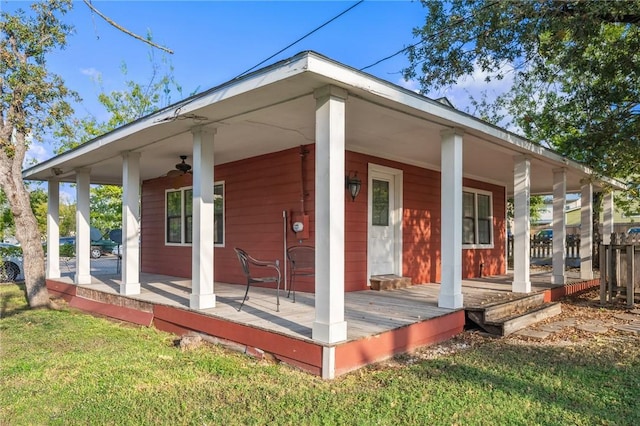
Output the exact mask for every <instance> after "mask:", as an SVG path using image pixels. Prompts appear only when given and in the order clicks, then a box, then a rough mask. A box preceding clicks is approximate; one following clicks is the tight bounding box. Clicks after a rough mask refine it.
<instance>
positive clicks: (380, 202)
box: [368, 165, 402, 276]
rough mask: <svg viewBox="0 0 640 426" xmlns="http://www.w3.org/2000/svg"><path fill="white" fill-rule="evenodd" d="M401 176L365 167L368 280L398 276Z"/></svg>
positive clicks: (399, 262)
mask: <svg viewBox="0 0 640 426" xmlns="http://www.w3.org/2000/svg"><path fill="white" fill-rule="evenodd" d="M401 182H402V172H401V171H400V170H396V169H389V168H387V167H382V166H375V165H370V166H369V191H368V192H369V220H368V222H369V237H368V240H369V243H368V264H369V276H372V275H386V274H395V275H402V273H401V260H400V259H401V253H400V250H401V248H402V245H401V222H402V221H401V204H402V201H401V196H402V189H401V188H402V186H401Z"/></svg>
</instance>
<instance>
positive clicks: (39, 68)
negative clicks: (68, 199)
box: [0, 0, 74, 307]
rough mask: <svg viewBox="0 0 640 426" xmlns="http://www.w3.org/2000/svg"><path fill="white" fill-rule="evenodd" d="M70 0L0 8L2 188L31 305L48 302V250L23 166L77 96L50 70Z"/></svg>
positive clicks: (62, 38) (62, 40)
mask: <svg viewBox="0 0 640 426" xmlns="http://www.w3.org/2000/svg"><path fill="white" fill-rule="evenodd" d="M70 7H71V1H69V0H48V1H45V2H42V3H35V4H33V5H32V6H31V8H32V10H33V13H32V14H31V15H27V14H26V13H25V12H24V11H23V10H21V9H20V10H18V11H16V12H15V14H13V15H10V14H8V13H6V12H0V32H1V36H0V37H1V38H0V58H1V61H0V98H1V104H0V105H1V106H0V188H1V189H2V190H3V191H4V193H5V195H6V197H7V200H8V204H9V206H10V209H11V213H12V215H13V219H14V221H15V225H16V238H17V239H18V242H19V243H20V245H21V246H22V251H23V256H24V275H25V285H26V290H27V298H28V300H29V305H30V306H31V307H45V306H48V305H49V294H48V292H47V288H46V285H45V275H44V252H43V248H42V244H41V241H42V239H41V234H40V232H39V230H38V223H37V221H36V218H35V216H34V214H33V211H32V209H31V203H30V197H29V191H28V190H27V188H26V186H25V184H24V182H23V180H22V165H23V162H24V157H25V153H26V151H27V148H28V145H29V143H30V141H31V140H33V141H40V140H42V137H43V136H44V135H45V133H46V132H47V131H48V130H50V129H52V128H53V127H54V126H55V125H56V124H57V123H60V122H64V121H65V120H66V119H67V117H69V115H70V114H71V106H70V104H69V102H68V101H69V99H70V98H72V97H73V96H74V94H73V93H72V92H70V91H69V90H68V89H67V88H66V87H65V85H64V83H63V81H62V79H61V78H60V77H59V76H57V75H55V74H53V73H50V72H49V71H48V70H47V68H46V56H47V54H49V53H50V52H52V51H53V50H55V49H62V48H64V46H65V44H66V42H67V36H68V35H69V34H70V33H71V31H72V27H71V26H69V25H66V24H64V23H62V22H61V21H60V19H59V18H60V17H61V16H63V15H64V14H65V13H66V12H67V11H68V10H69V9H70Z"/></svg>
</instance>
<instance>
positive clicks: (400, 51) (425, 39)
mask: <svg viewBox="0 0 640 426" xmlns="http://www.w3.org/2000/svg"><path fill="white" fill-rule="evenodd" d="M498 3H499V2H498V1H494V2H492V3H489V4H486V5H484V6H482V7H481V8H480V9H478V10H476V11H475V12H472V13H471V14H469V15H467V16H461V17H459V18H458V19H456V20H454V21H452V22H450V23H449V24H448V25H445V26H444V27H443V28H442V29H440V30H439V31H436V32H435V33H432V34H429V35H428V36H426V37H423V38H422V39H421V40H420V41H419V42H417V43H414V44H410V45H409V46H406V47H403V48H402V49H400V50H398V51H397V52H395V53H393V54H391V55H389V56H386V57H384V58H382V59H380V60H378V61H376V62H374V63H372V64H371V65H367V66H366V67H362V68H360V71H364V70H366V69H367V68H371V67H375V66H376V65H378V64H380V63H382V62H384V61H388V60H389V59H391V58H393V57H395V56H398V55H399V54H401V53H404V52H406V51H407V50H409V49H413V48H414V47H416V46H419V45H421V44H422V43H424V42H426V41H429V40H432V39H433V38H434V37H438V36H440V35H441V34H443V33H444V32H445V31H447V30H448V29H449V28H451V27H453V26H454V25H458V24H460V23H461V22H464V21H465V20H466V19H468V18H471V17H473V16H474V15H475V14H476V13H478V12H480V11H481V10H484V9H488V8H489V7H491V6H493V5H495V4H498Z"/></svg>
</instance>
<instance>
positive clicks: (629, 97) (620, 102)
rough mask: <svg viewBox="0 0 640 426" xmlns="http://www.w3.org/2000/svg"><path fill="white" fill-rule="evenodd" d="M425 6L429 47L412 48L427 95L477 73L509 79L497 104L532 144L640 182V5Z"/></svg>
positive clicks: (413, 70) (413, 71) (457, 1)
mask: <svg viewBox="0 0 640 426" xmlns="http://www.w3.org/2000/svg"><path fill="white" fill-rule="evenodd" d="M423 5H424V7H425V8H426V9H427V16H426V18H425V24H424V26H423V27H421V28H416V29H415V30H414V34H415V35H417V36H419V37H421V38H422V43H419V44H417V45H415V46H414V47H412V48H410V49H409V59H410V62H411V66H410V67H409V68H408V69H407V70H405V78H407V79H416V80H417V81H418V82H419V83H420V85H421V87H422V90H423V91H424V92H427V91H429V90H430V89H433V88H441V87H447V86H451V85H454V84H455V83H456V82H457V81H458V79H459V78H461V77H463V76H469V75H471V74H472V73H473V72H474V70H476V69H479V70H481V71H482V72H483V73H485V74H486V75H487V77H486V79H487V81H490V80H501V79H503V78H504V77H506V76H507V74H509V73H510V74H512V75H513V80H514V83H513V86H512V88H511V90H510V91H508V92H507V93H506V94H504V95H503V96H502V97H500V98H499V99H498V101H497V103H496V104H497V105H499V106H500V108H505V110H506V112H508V113H509V114H510V115H511V116H512V117H513V119H514V123H513V124H515V125H516V126H518V127H519V128H520V129H522V131H523V132H524V135H525V136H526V137H528V138H530V139H532V140H533V141H536V142H539V143H541V144H546V145H548V146H551V147H552V148H554V149H556V150H558V151H559V152H560V153H562V154H563V155H566V156H568V157H570V158H573V159H575V160H578V161H581V162H583V163H585V164H587V165H588V166H590V167H591V168H592V169H593V170H594V171H595V172H596V173H598V174H605V175H608V176H613V177H618V178H621V179H624V180H631V179H634V177H637V176H640V141H639V139H638V138H639V137H640V136H639V135H640V53H639V52H640V26H639V23H640V2H637V1H622V0H620V1H606V2H605V1H599V0H585V1H579V2H577V1H576V2H564V1H531V0H529V1H517V2H516V1H490V0H486V1H482V0H481V1H467V0H451V1H448V2H446V3H445V2H443V1H435V0H434V1H423ZM480 103H481V102H480ZM500 108H498V110H497V111H499V110H500ZM485 110H487V111H488V109H485ZM495 112H496V110H494V113H495ZM503 115H504V114H503ZM495 116H496V114H494V117H495ZM635 180H637V178H636V179H635Z"/></svg>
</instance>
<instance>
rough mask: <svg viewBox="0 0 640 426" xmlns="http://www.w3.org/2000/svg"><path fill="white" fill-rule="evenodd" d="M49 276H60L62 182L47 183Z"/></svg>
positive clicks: (51, 181)
mask: <svg viewBox="0 0 640 426" xmlns="http://www.w3.org/2000/svg"><path fill="white" fill-rule="evenodd" d="M47 187H48V193H49V194H48V195H49V199H48V201H47V278H60V183H59V182H58V181H57V180H50V181H49V182H48V183H47Z"/></svg>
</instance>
